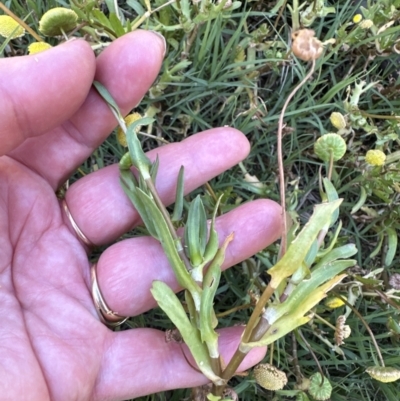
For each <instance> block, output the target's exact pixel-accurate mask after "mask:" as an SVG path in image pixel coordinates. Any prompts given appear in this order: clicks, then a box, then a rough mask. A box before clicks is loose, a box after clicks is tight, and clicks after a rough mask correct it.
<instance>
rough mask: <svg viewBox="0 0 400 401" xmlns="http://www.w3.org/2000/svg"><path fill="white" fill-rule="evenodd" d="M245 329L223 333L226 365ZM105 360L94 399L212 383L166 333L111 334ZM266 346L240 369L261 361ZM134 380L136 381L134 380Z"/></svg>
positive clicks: (222, 343) (148, 330) (124, 396)
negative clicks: (166, 339)
mask: <svg viewBox="0 0 400 401" xmlns="http://www.w3.org/2000/svg"><path fill="white" fill-rule="evenodd" d="M242 332H243V327H230V328H226V329H221V330H220V337H219V343H220V349H221V355H222V357H223V359H224V361H225V362H228V361H229V360H230V359H231V358H232V355H233V354H234V352H235V351H236V349H237V347H238V345H239V342H240V336H241V334H242ZM111 339H112V340H111V342H110V344H107V351H106V353H105V355H104V359H103V367H102V369H101V372H100V375H99V377H100V380H99V381H98V384H97V387H96V389H95V397H94V398H95V400H103V399H107V400H122V399H124V400H125V399H130V398H136V397H140V396H142V395H146V394H151V393H156V392H160V391H167V390H172V389H176V388H189V387H196V386H201V385H203V384H206V383H208V382H209V381H208V380H207V379H206V378H205V376H203V375H202V374H201V373H200V372H198V371H197V370H195V367H193V366H191V365H190V364H189V363H188V360H187V359H186V358H187V356H185V355H187V354H188V351H187V349H186V346H185V345H183V344H178V343H174V342H168V343H167V342H166V341H165V333H163V332H160V331H158V330H152V329H134V330H127V331H123V332H119V333H117V332H115V333H112V334H111ZM265 351H266V349H265V347H263V348H255V349H254V350H252V351H250V353H249V354H248V355H247V357H246V358H245V359H244V361H243V362H242V364H241V365H240V367H239V371H244V370H246V369H248V368H250V367H251V366H254V365H255V364H257V363H258V362H260V361H261V360H262V358H263V357H264V355H265ZM132 378H134V380H132Z"/></svg>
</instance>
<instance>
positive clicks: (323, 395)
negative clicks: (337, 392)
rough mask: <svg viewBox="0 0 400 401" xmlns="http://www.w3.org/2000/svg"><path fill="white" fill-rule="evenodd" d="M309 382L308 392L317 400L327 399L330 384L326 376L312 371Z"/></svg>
mask: <svg viewBox="0 0 400 401" xmlns="http://www.w3.org/2000/svg"><path fill="white" fill-rule="evenodd" d="M310 380H311V383H310V388H309V389H308V392H309V393H310V395H311V396H312V397H313V398H314V399H316V400H317V401H323V400H329V398H331V394H332V386H331V383H329V380H328V379H327V378H326V377H322V376H321V373H314V374H313V375H312V376H311V377H310Z"/></svg>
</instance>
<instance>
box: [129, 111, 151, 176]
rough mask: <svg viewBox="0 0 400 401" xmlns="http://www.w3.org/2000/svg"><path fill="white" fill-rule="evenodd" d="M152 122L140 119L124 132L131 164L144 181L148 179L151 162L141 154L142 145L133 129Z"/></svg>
mask: <svg viewBox="0 0 400 401" xmlns="http://www.w3.org/2000/svg"><path fill="white" fill-rule="evenodd" d="M144 120H145V121H144ZM148 121H150V122H148ZM153 121H154V119H153V118H147V117H146V118H140V119H139V120H137V121H135V122H133V123H132V124H130V125H129V127H128V128H127V131H126V140H127V142H128V148H129V154H130V155H131V160H132V164H133V165H134V166H135V167H136V168H137V169H138V170H139V173H140V175H141V176H142V177H143V179H144V180H146V179H148V178H150V167H151V161H150V160H149V158H148V157H147V156H146V155H145V153H144V152H143V149H142V145H141V144H140V141H139V139H138V137H137V135H136V132H135V128H136V127H137V126H138V125H146V124H151V122H153Z"/></svg>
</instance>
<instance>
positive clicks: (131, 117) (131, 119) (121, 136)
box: [117, 113, 142, 148]
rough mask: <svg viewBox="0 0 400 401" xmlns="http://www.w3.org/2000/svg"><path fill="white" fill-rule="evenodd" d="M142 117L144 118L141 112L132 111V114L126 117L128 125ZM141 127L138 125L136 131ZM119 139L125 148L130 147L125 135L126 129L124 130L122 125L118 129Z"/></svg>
mask: <svg viewBox="0 0 400 401" xmlns="http://www.w3.org/2000/svg"><path fill="white" fill-rule="evenodd" d="M141 118H142V116H141V115H140V114H139V113H132V114H129V115H127V116H126V117H125V118H124V121H125V124H126V127H129V126H130V125H131V124H132V123H134V122H135V121H137V120H140V119H141ZM139 128H140V126H137V127H136V129H135V131H136V132H138V131H139ZM117 140H118V142H119V143H120V144H121V145H122V146H124V147H125V148H126V147H128V143H127V141H126V135H125V133H124V131H122V129H121V127H119V128H118V130H117Z"/></svg>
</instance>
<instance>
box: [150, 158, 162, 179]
mask: <svg viewBox="0 0 400 401" xmlns="http://www.w3.org/2000/svg"><path fill="white" fill-rule="evenodd" d="M159 166H160V159H159V158H158V155H157V157H156V161H155V162H154V163H152V165H151V167H150V176H151V180H152V181H153V183H154V184H155V183H156V180H157V174H158V167H159Z"/></svg>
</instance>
